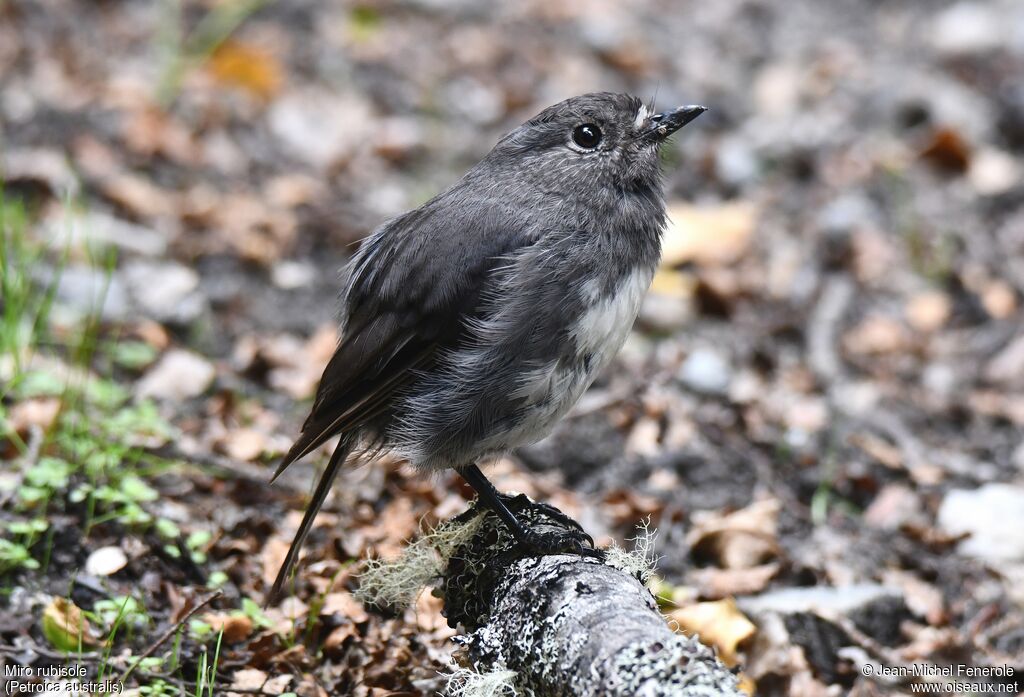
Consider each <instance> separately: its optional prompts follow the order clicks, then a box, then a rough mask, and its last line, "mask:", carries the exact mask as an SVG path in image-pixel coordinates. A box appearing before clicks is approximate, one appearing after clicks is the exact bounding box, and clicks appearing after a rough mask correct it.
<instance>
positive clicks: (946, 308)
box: [904, 290, 953, 332]
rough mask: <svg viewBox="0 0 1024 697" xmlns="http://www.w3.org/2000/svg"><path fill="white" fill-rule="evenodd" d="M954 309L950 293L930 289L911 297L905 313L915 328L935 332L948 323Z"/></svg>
mask: <svg viewBox="0 0 1024 697" xmlns="http://www.w3.org/2000/svg"><path fill="white" fill-rule="evenodd" d="M952 311H953V302H952V301H951V300H950V299H949V296H948V295H946V294H945V293H943V292H942V291H938V290H928V291H924V292H921V293H918V294H916V295H914V296H913V297H912V298H910V300H908V301H907V305H906V308H905V309H904V314H905V315H906V317H907V321H908V322H909V323H910V326H911V327H913V328H914V329H916V330H918V331H920V332H933V331H935V330H936V329H939V328H940V327H942V325H944V324H945V323H946V321H947V320H948V319H949V315H950V314H951V313H952Z"/></svg>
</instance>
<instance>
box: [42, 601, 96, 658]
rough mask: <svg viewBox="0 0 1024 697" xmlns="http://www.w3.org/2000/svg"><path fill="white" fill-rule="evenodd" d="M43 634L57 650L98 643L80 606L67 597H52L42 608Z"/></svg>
mask: <svg viewBox="0 0 1024 697" xmlns="http://www.w3.org/2000/svg"><path fill="white" fill-rule="evenodd" d="M43 636H45V637H46V640H47V641H49V642H50V644H51V645H53V647H54V648H55V649H57V650H59V651H68V652H71V651H77V650H78V647H79V645H81V646H98V645H99V642H98V641H97V640H96V638H95V637H93V634H92V627H90V626H89V621H88V620H87V619H86V618H85V615H84V614H83V613H82V610H81V608H79V607H78V606H77V605H75V604H74V603H73V602H71V601H70V600H68V599H67V598H54V599H53V600H52V601H51V602H50V604H49V605H47V606H46V609H45V610H43Z"/></svg>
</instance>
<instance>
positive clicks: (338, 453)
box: [266, 436, 355, 605]
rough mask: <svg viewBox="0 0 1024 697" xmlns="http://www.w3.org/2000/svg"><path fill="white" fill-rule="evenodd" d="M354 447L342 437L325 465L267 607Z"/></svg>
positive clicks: (282, 565) (288, 572) (353, 441)
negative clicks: (325, 467)
mask: <svg viewBox="0 0 1024 697" xmlns="http://www.w3.org/2000/svg"><path fill="white" fill-rule="evenodd" d="M354 445H355V439H354V438H352V437H348V438H346V437H345V436H342V438H341V442H340V443H338V447H336V448H335V449H334V453H333V454H332V455H331V460H330V462H328V463H327V469H325V470H324V473H323V475H322V476H321V477H320V481H319V482H317V485H316V491H314V492H313V499H312V500H311V501H310V502H309V507H308V508H307V509H306V514H305V515H304V516H303V517H302V524H301V525H299V529H298V531H296V533H295V539H293V540H292V545H291V547H289V548H288V555H287V556H286V557H285V558H284V563H283V564H281V569H280V571H278V572H277V578H276V579H275V580H274V585H273V587H272V588H271V589H270V595H268V596H267V599H266V603H267V604H268V605H269V604H272V603H274V602H276V600H277V599H278V597H279V596H280V594H281V589H282V588H283V587H284V584H285V581H287V580H288V578H289V576H291V573H292V569H293V568H294V567H295V562H296V561H298V558H299V551H300V550H301V549H302V543H303V541H304V540H305V539H306V535H308V534H309V530H310V528H312V527H313V521H314V520H315V519H316V514H317V513H319V512H320V508H321V506H323V505H324V501H325V500H326V499H327V492H328V491H330V490H331V484H333V483H334V479H335V477H337V476H338V472H339V471H340V470H341V466H342V465H343V464H345V460H346V459H347V458H348V456H349V454H350V453H351V452H352V448H353V447H354Z"/></svg>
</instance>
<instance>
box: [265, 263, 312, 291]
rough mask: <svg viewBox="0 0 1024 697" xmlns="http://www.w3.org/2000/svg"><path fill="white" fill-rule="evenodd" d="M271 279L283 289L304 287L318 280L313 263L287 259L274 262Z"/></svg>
mask: <svg viewBox="0 0 1024 697" xmlns="http://www.w3.org/2000/svg"><path fill="white" fill-rule="evenodd" d="M270 280H271V281H272V282H273V284H274V285H275V286H277V287H278V288H281V289H283V290H295V289H296V288H304V287H306V286H308V285H310V284H312V283H313V281H315V280H316V268H315V267H314V266H313V265H312V264H305V263H303V262H301V261H292V260H290V259H286V260H284V261H280V262H278V263H276V264H274V267H273V268H272V269H271V270H270Z"/></svg>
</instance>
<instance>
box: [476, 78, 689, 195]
mask: <svg viewBox="0 0 1024 697" xmlns="http://www.w3.org/2000/svg"><path fill="white" fill-rule="evenodd" d="M704 111H705V108H704V107H702V106H695V105H691V106H682V107H678V108H676V109H671V110H669V111H664V112H660V113H658V112H655V111H654V109H652V108H651V107H649V106H648V105H646V104H644V102H643V101H641V100H640V99H638V98H637V97H632V96H630V95H626V94H615V93H611V92H596V93H592V94H584V95H581V96H579V97H573V98H571V99H567V100H565V101H564V102H559V103H558V104H555V105H553V106H550V107H548V108H547V109H545V110H544V111H542V112H540V113H539V114H537V115H536V116H535V117H533V118H532V119H530V120H529V121H527V122H526V123H524V124H523V125H522V126H520V127H519V128H517V129H515V130H514V131H512V132H511V133H509V134H508V135H506V136H505V137H504V138H502V140H501V141H500V142H499V143H498V145H497V146H496V147H495V149H494V151H493V152H492V154H491V156H490V157H489V158H488V159H491V160H492V164H493V163H494V162H495V161H497V163H499V164H501V165H503V168H504V166H507V167H510V168H513V169H515V170H518V171H519V173H520V174H521V175H524V176H527V177H528V178H529V179H530V180H531V181H535V182H540V183H541V184H542V185H543V182H545V181H548V182H550V183H551V185H552V187H553V188H554V190H556V191H558V190H563V189H565V188H566V187H568V190H567V191H566V193H570V191H571V190H576V187H575V186H573V182H575V183H576V184H578V185H580V186H584V187H598V188H603V189H609V188H610V189H618V190H620V191H621V190H629V189H644V188H659V189H660V183H661V173H660V166H659V163H660V156H659V149H660V146H661V145H662V144H663V143H664V142H665V141H666V139H667V138H668V137H669V136H670V135H672V134H673V133H675V132H676V131H677V130H679V129H680V128H682V127H683V126H685V125H686V124H688V123H689V122H690V121H692V120H693V119H695V118H697V117H698V116H700V115H701V114H702V113H703V112H704Z"/></svg>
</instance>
